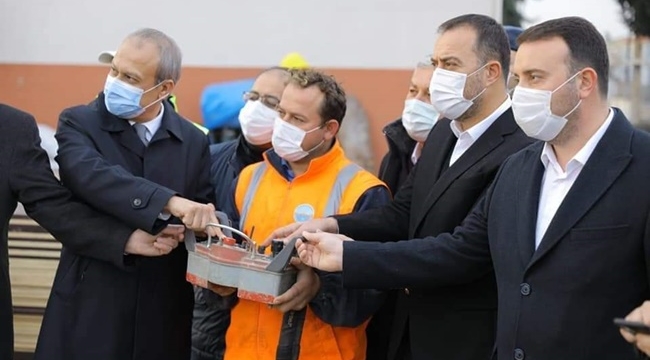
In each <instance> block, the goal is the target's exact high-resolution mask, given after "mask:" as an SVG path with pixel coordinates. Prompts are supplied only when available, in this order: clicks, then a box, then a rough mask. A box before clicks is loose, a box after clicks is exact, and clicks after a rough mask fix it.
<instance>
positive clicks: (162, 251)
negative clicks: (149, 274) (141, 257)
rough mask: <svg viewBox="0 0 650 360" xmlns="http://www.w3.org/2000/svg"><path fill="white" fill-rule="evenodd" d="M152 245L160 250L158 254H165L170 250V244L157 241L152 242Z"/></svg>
mask: <svg viewBox="0 0 650 360" xmlns="http://www.w3.org/2000/svg"><path fill="white" fill-rule="evenodd" d="M153 247H154V248H156V249H158V250H159V251H160V255H167V254H169V253H170V252H171V251H172V248H171V246H169V245H166V244H163V243H159V242H155V243H153Z"/></svg>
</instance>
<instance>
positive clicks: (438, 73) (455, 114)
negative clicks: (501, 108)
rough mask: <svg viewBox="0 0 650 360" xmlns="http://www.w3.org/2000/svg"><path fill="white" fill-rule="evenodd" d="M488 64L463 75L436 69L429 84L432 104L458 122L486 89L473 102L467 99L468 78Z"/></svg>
mask: <svg viewBox="0 0 650 360" xmlns="http://www.w3.org/2000/svg"><path fill="white" fill-rule="evenodd" d="M486 66H487V64H485V65H483V66H481V67H480V68H478V69H476V70H475V71H474V72H472V73H471V74H469V75H468V74H463V73H459V72H455V71H449V70H445V69H441V68H436V70H435V71H434V72H433V76H432V77H431V82H430V83H429V93H430V94H431V103H432V104H433V106H434V107H435V108H436V110H438V112H440V114H442V116H444V117H446V118H447V119H450V120H456V119H458V118H459V117H461V115H463V114H464V113H465V112H466V111H467V109H469V108H470V107H471V106H472V104H474V100H476V98H478V97H479V96H481V95H482V94H483V92H485V90H486V89H483V91H481V92H480V93H478V95H476V96H474V97H473V98H472V99H471V100H468V99H465V96H464V95H463V94H464V92H465V84H466V82H467V78H468V77H469V76H472V75H474V74H476V73H477V72H478V71H479V70H482V69H483V68H484V67H486Z"/></svg>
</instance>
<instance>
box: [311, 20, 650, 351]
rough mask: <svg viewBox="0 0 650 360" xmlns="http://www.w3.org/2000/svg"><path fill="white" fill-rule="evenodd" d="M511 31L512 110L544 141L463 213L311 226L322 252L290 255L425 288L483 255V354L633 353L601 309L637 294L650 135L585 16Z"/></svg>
mask: <svg viewBox="0 0 650 360" xmlns="http://www.w3.org/2000/svg"><path fill="white" fill-rule="evenodd" d="M518 41H519V44H520V46H519V51H518V53H517V59H516V60H515V68H514V73H515V74H516V75H517V77H518V78H519V85H518V86H517V88H516V89H515V93H514V96H513V111H514V114H515V119H516V120H517V123H518V124H520V125H521V126H522V128H523V129H524V131H525V132H526V133H527V134H529V135H530V136H534V137H537V138H538V139H544V140H545V141H544V142H539V143H537V144H534V145H531V146H529V147H527V148H526V149H524V150H522V151H520V152H518V153H516V154H514V155H512V156H511V157H509V158H508V159H507V160H506V161H505V162H504V164H503V166H502V167H501V169H500V170H499V173H498V174H497V175H496V178H495V180H494V182H493V184H492V185H491V186H490V188H489V189H488V191H487V194H486V196H485V197H484V198H483V199H482V200H481V201H480V202H479V204H478V205H477V206H476V207H474V209H473V210H472V212H471V213H470V215H469V216H468V217H467V218H466V219H465V220H464V221H463V224H462V226H459V227H457V228H456V229H455V230H454V232H453V233H448V234H441V235H439V236H437V237H435V238H433V237H428V238H423V239H413V240H410V241H403V242H398V243H390V244H381V243H367V242H366V243H362V242H358V241H345V242H343V243H342V242H341V240H340V238H339V237H338V235H325V236H322V235H319V234H315V235H314V236H307V239H308V240H309V242H310V243H312V244H315V243H318V247H319V249H321V250H323V251H324V252H320V253H314V251H313V250H314V249H309V250H312V251H311V253H310V252H309V251H308V249H304V250H305V251H304V252H303V254H304V255H305V256H301V259H302V260H303V261H306V262H308V263H309V260H310V258H311V259H316V260H317V261H316V262H317V263H318V265H317V266H318V267H319V268H321V269H323V270H328V271H337V270H341V269H343V281H344V283H345V284H346V285H347V286H350V287H375V286H381V287H385V288H393V287H396V286H404V285H406V284H409V285H410V284H419V285H421V286H427V287H429V288H431V289H432V291H435V290H436V289H444V288H447V287H450V286H458V285H459V284H463V283H466V282H468V281H472V280H473V279H475V278H477V277H480V276H482V275H483V274H485V273H486V272H489V271H491V270H492V269H494V271H495V273H496V279H497V285H498V287H497V288H498V300H499V307H498V321H497V327H496V329H497V330H496V331H497V339H496V344H495V345H496V349H495V350H496V353H495V355H494V357H493V359H495V360H496V359H498V360H506V359H508V360H509V359H513V358H514V359H517V360H525V359H572V360H592V359H617V360H619V359H620V360H632V359H636V358H637V357H636V356H635V354H634V352H633V351H632V349H631V348H630V345H629V344H627V343H626V342H625V341H624V340H623V338H621V337H620V335H619V333H618V331H617V329H616V328H615V327H614V324H613V321H612V320H613V319H614V318H616V317H624V316H625V314H627V313H628V312H630V311H632V313H631V314H630V320H636V321H640V320H642V316H640V314H638V310H637V311H633V309H634V308H635V307H636V306H638V305H639V304H641V303H643V302H644V300H646V299H647V298H648V291H649V290H648V289H649V288H650V280H649V277H648V273H649V272H650V251H649V250H648V249H650V191H648V190H647V183H648V179H650V161H648V154H649V153H650V135H649V134H648V133H645V132H644V131H641V130H638V129H635V128H634V127H633V126H632V124H630V122H629V121H628V120H627V119H626V117H625V115H624V114H623V113H622V112H621V110H619V109H616V108H612V107H610V106H609V105H608V99H607V91H608V80H609V79H608V77H609V68H610V67H609V58H608V52H607V45H606V42H605V39H604V38H603V36H602V35H601V34H600V33H599V32H598V30H597V29H596V27H595V26H593V24H591V23H590V22H588V21H587V20H585V19H582V18H579V17H566V18H559V19H553V20H549V21H546V22H543V23H540V24H538V25H535V26H533V27H531V28H529V29H527V30H525V31H524V32H523V33H522V35H521V36H520V37H519V40H518ZM326 245H327V246H326ZM299 247H300V246H299ZM310 254H311V255H313V256H311V255H310ZM321 254H327V256H326V257H319V255H321ZM330 254H336V255H333V256H330ZM363 254H374V255H375V256H374V257H370V256H365V257H363ZM377 254H379V255H377ZM307 255H309V256H307ZM384 259H388V260H384ZM312 265H314V264H312ZM324 265H327V266H324ZM643 320H646V319H643ZM646 322H647V320H646ZM621 331H622V332H623V335H624V336H625V338H626V339H627V340H628V341H630V342H632V343H634V342H635V341H637V340H640V338H637V336H636V335H634V334H633V333H631V332H629V331H628V330H626V329H625V327H623V328H622V329H621ZM468 336H471V332H469V333H468Z"/></svg>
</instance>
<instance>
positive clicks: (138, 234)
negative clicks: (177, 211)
mask: <svg viewBox="0 0 650 360" xmlns="http://www.w3.org/2000/svg"><path fill="white" fill-rule="evenodd" d="M184 233H185V227H184V226H183V225H168V226H167V227H166V228H165V229H164V230H163V231H161V232H160V233H159V234H157V235H151V234H149V233H147V232H145V231H142V230H140V229H138V230H136V231H134V232H133V233H132V234H131V236H130V237H129V240H128V241H127V242H126V246H125V247H124V252H125V253H127V254H132V255H142V256H161V255H167V254H169V253H170V252H171V251H172V250H174V249H175V248H176V247H178V243H180V242H182V241H183V238H184V236H185V235H184Z"/></svg>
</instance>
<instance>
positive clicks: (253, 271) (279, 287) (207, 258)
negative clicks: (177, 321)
mask: <svg viewBox="0 0 650 360" xmlns="http://www.w3.org/2000/svg"><path fill="white" fill-rule="evenodd" d="M210 226H216V227H220V228H223V229H227V230H230V231H231V232H234V233H237V234H239V235H241V236H242V238H243V239H244V240H245V242H244V243H242V244H238V243H237V242H236V241H235V240H234V239H233V238H230V237H224V238H222V239H219V241H217V242H212V239H211V238H208V241H207V243H197V242H196V240H195V237H194V234H193V233H192V232H188V233H187V234H186V236H185V244H186V248H187V250H188V261H187V274H186V279H187V281H189V282H190V283H192V284H194V285H197V286H200V287H203V288H206V289H211V288H214V287H215V286H227V287H233V288H237V297H239V298H241V299H247V300H252V301H256V302H261V303H267V304H270V303H272V302H273V299H275V298H276V297H277V296H279V295H282V294H283V293H284V292H286V291H287V290H288V289H289V288H290V287H291V286H292V285H293V284H294V283H295V282H296V276H297V272H296V270H295V268H294V267H293V266H291V265H289V261H290V259H291V255H292V254H293V247H294V245H295V240H293V241H291V242H290V243H289V244H287V245H286V246H284V247H283V248H282V249H281V251H278V252H275V251H274V253H273V254H271V255H266V254H264V253H263V251H258V250H259V248H258V247H257V245H256V244H255V242H254V241H253V240H252V239H250V238H249V237H248V236H246V235H245V234H243V233H241V232H240V231H238V230H236V229H233V228H231V227H229V226H225V225H222V224H210Z"/></svg>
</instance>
